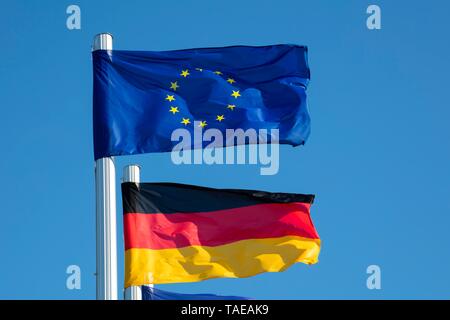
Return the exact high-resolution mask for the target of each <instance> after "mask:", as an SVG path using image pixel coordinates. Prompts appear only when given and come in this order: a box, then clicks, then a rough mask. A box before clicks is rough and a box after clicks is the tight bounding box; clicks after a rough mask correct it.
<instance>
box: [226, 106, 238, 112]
mask: <svg viewBox="0 0 450 320" xmlns="http://www.w3.org/2000/svg"><path fill="white" fill-rule="evenodd" d="M234 108H236V106H235V105H234V104H229V105H228V107H227V109H230V110H231V111H233V110H234Z"/></svg>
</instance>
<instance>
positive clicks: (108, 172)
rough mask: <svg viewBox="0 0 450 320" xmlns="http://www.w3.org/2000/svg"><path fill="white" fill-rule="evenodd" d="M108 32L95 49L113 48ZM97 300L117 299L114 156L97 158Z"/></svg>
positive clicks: (94, 46) (102, 34) (96, 40)
mask: <svg viewBox="0 0 450 320" xmlns="http://www.w3.org/2000/svg"><path fill="white" fill-rule="evenodd" d="M112 43H113V38H112V35H110V34H109V33H101V34H98V35H96V36H95V38H94V42H93V45H92V51H96V50H112ZM95 194H96V196H95V202H96V243H97V247H96V269H97V271H96V276H97V279H96V281H97V294H96V296H97V300H117V241H116V170H115V167H114V160H113V158H112V157H106V158H101V159H97V160H96V161H95Z"/></svg>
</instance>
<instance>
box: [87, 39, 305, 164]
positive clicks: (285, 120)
mask: <svg viewBox="0 0 450 320" xmlns="http://www.w3.org/2000/svg"><path fill="white" fill-rule="evenodd" d="M93 62H94V112H93V117H94V153H95V159H99V158H102V157H107V156H118V155H130V154H140V153H149V152H166V151H172V149H173V147H174V146H175V145H176V144H177V142H174V141H171V135H172V132H173V131H174V130H176V129H178V128H185V129H187V130H189V132H192V133H193V131H194V128H197V129H198V128H201V129H202V130H206V129H209V128H215V129H218V130H220V132H222V133H223V134H224V135H225V131H226V129H243V130H247V129H254V130H260V129H267V130H270V129H278V130H279V131H278V132H279V137H278V139H279V143H282V144H290V145H293V146H297V145H301V144H303V143H304V142H305V141H306V139H307V138H308V135H309V132H310V118H309V114H308V110H307V106H306V88H307V85H308V82H309V78H310V72H309V67H308V63H307V48H306V47H304V46H297V45H272V46H261V47H250V46H232V47H224V48H204V49H188V50H175V51H162V52H149V51H120V50H111V51H105V50H98V51H94V52H93ZM234 143H235V142H234V141H229V140H228V141H226V142H225V143H224V146H228V145H234ZM243 143H249V142H248V141H247V140H246V141H244V142H243ZM205 145H206V143H205ZM192 147H193V148H196V147H198V146H194V144H193V145H192Z"/></svg>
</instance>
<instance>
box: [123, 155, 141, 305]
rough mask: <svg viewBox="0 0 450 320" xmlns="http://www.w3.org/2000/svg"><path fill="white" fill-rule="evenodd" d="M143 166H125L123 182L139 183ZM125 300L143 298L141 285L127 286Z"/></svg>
mask: <svg viewBox="0 0 450 320" xmlns="http://www.w3.org/2000/svg"><path fill="white" fill-rule="evenodd" d="M140 171H141V168H140V167H139V166H138V165H135V164H132V165H128V166H126V167H125V168H123V178H122V181H123V182H135V183H139V182H140V181H141V179H140V173H141V172H140ZM124 298H125V300H142V291H141V287H138V286H131V287H128V288H125V296H124Z"/></svg>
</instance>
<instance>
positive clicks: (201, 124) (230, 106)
mask: <svg viewBox="0 0 450 320" xmlns="http://www.w3.org/2000/svg"><path fill="white" fill-rule="evenodd" d="M195 70H196V71H198V72H203V70H204V69H203V68H195ZM213 73H214V74H216V75H218V76H222V75H223V73H222V72H221V71H218V70H216V71H214V72H213ZM190 75H191V73H190V72H189V69H184V70H181V72H180V77H182V78H184V79H186V78H188V77H189V76H190ZM226 81H227V82H228V83H229V84H234V83H235V82H236V80H234V79H233V78H230V77H229V78H227V80H226ZM179 88H180V85H179V84H178V81H173V82H170V86H169V89H170V90H172V91H173V92H176V91H177V90H178V89H179ZM230 96H231V97H233V98H234V99H238V98H239V97H240V96H241V93H240V91H239V90H232V92H231V93H230ZM165 100H167V101H168V102H170V103H171V105H170V106H169V112H170V113H172V114H173V115H175V114H177V113H179V112H180V110H179V109H178V107H177V106H174V105H172V102H174V101H176V98H175V94H167V95H166V98H165ZM226 108H227V110H230V111H233V110H234V109H235V108H236V105H235V104H228V105H227V107H226ZM225 119H226V118H225V115H223V114H218V115H217V116H216V121H217V122H222V121H223V120H225ZM180 124H183V125H184V126H188V125H189V124H191V119H189V118H184V117H182V120H181V122H180ZM207 125H208V123H207V122H206V120H200V121H199V124H198V126H199V127H201V128H204V127H206V126H207Z"/></svg>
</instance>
